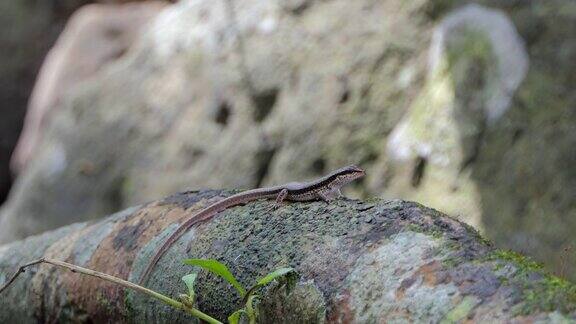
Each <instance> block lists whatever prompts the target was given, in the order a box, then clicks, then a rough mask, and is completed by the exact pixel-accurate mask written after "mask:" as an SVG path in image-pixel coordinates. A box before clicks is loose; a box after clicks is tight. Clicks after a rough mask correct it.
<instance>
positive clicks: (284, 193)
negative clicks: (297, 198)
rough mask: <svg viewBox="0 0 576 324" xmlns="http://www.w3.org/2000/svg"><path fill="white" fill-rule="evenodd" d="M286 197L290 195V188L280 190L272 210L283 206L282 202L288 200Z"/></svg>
mask: <svg viewBox="0 0 576 324" xmlns="http://www.w3.org/2000/svg"><path fill="white" fill-rule="evenodd" d="M286 197H288V189H282V190H280V192H279V193H278V196H276V201H275V202H274V205H273V207H272V210H276V209H278V208H280V207H281V206H282V203H283V202H284V201H285V200H286Z"/></svg>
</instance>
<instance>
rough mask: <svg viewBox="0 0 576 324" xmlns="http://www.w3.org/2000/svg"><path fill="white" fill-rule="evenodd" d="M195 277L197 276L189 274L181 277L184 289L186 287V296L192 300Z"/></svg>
mask: <svg viewBox="0 0 576 324" xmlns="http://www.w3.org/2000/svg"><path fill="white" fill-rule="evenodd" d="M197 276H198V274H196V273H191V274H189V275H185V276H184V277H182V281H184V283H185V284H186V287H188V296H190V298H192V299H194V294H195V293H194V282H195V281H196V277H197Z"/></svg>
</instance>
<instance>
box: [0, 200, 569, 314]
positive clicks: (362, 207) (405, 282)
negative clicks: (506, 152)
mask: <svg viewBox="0 0 576 324" xmlns="http://www.w3.org/2000/svg"><path fill="white" fill-rule="evenodd" d="M222 195H224V194H223V193H221V192H218V191H203V192H188V193H183V194H178V195H175V196H172V197H168V198H166V199H163V200H160V201H156V202H153V203H150V204H147V205H144V206H140V207H134V208H131V209H128V210H125V211H123V212H120V213H117V214H114V215H112V216H110V217H108V218H106V219H104V220H102V221H99V222H97V223H82V224H74V225H71V226H67V227H64V228H61V229H58V230H56V231H53V232H49V233H45V234H42V235H40V236H36V237H32V238H28V239H26V240H24V241H20V242H15V243H12V244H10V245H6V246H3V247H1V248H0V283H2V282H3V281H5V280H7V279H8V278H9V276H10V275H11V274H12V273H13V272H14V271H16V269H17V267H18V266H19V265H22V264H24V263H27V262H30V261H32V260H34V259H37V258H40V257H47V258H51V259H57V260H64V261H67V262H70V263H73V264H77V265H79V266H82V267H86V268H90V269H94V270H98V271H102V272H106V273H108V274H111V275H114V276H117V277H120V278H123V279H128V280H130V281H136V279H137V278H138V277H139V274H140V272H141V271H142V270H143V268H144V267H145V266H146V264H147V261H148V260H149V258H150V257H151V254H152V252H153V251H154V250H155V249H156V247H157V246H158V244H160V243H161V242H162V241H163V239H164V238H165V237H166V235H167V234H169V233H170V232H171V231H173V230H174V228H175V226H176V223H178V222H181V221H182V220H184V219H186V218H187V217H189V216H190V215H191V214H193V213H194V212H195V211H196V210H199V209H201V208H202V207H203V206H205V205H206V204H207V203H209V202H210V201H214V200H217V199H219V198H220V197H221V196H222ZM270 207H271V203H269V202H255V203H250V204H247V205H245V206H241V207H235V208H232V209H229V210H226V211H224V212H222V213H220V214H219V215H218V216H217V217H215V218H213V219H212V220H211V221H209V222H206V223H204V224H201V225H199V226H197V227H195V228H194V229H192V230H191V231H190V232H189V233H188V234H187V235H185V236H184V237H182V238H181V239H180V240H179V241H178V242H177V244H176V245H175V246H173V247H172V249H171V250H170V252H169V253H168V254H167V255H166V256H165V257H164V258H163V259H162V260H161V261H160V263H159V264H158V266H157V267H156V269H155V271H154V273H152V276H151V278H150V280H149V281H148V282H147V284H146V285H147V286H148V287H149V288H152V289H154V290H156V291H159V292H161V293H163V294H166V295H169V296H172V297H175V296H177V294H178V293H184V292H185V291H186V288H185V286H184V285H183V283H182V282H181V281H180V278H181V277H182V276H183V275H185V274H187V273H190V272H192V271H193V270H194V269H193V268H191V267H189V266H185V265H183V264H182V262H181V260H182V259H185V258H188V257H194V258H214V259H218V260H219V261H221V262H223V263H225V264H227V265H228V267H229V268H230V269H231V271H232V272H233V273H235V274H236V275H237V276H238V278H239V280H240V282H241V283H242V284H243V285H245V286H250V285H251V284H253V283H254V282H255V280H256V279H257V278H259V277H261V276H263V275H265V274H266V273H268V272H269V271H271V270H274V269H276V268H279V267H285V266H290V267H294V268H296V269H297V271H298V272H299V273H300V275H301V278H300V281H299V283H298V285H297V286H296V288H295V290H294V291H293V292H292V293H291V294H290V295H285V290H283V289H282V290H275V289H267V290H265V291H264V293H263V301H262V303H261V304H260V306H259V309H260V313H261V317H260V319H261V321H263V322H282V321H283V322H316V321H321V320H329V321H341V322H350V321H351V322H367V321H368V322H369V321H376V322H387V321H391V320H400V319H404V320H408V321H432V322H437V321H441V320H448V321H457V320H465V319H470V320H473V321H506V320H512V319H518V320H520V319H522V320H536V319H541V320H560V319H563V318H571V319H576V312H575V311H574V309H576V300H575V298H576V290H575V289H574V286H573V285H572V284H570V283H568V282H565V281H562V280H560V279H558V278H555V277H552V276H550V275H548V274H546V273H544V272H542V271H541V270H539V268H538V266H537V265H536V264H534V263H531V262H530V261H528V260H526V259H525V258H524V257H522V256H520V255H517V254H514V253H510V252H505V251H500V250H495V249H493V248H492V247H491V246H490V245H489V243H487V242H486V241H485V240H483V239H482V238H481V237H480V236H479V235H478V234H477V233H476V232H475V231H474V230H473V229H471V228H470V227H468V226H466V225H464V224H462V223H459V222H458V221H456V220H454V219H451V218H449V217H447V216H445V215H442V214H441V213H439V212H436V211H434V210H432V209H428V208H425V207H423V206H421V205H418V204H415V203H410V202H404V201H383V200H374V201H369V202H363V201H354V200H339V201H336V202H334V203H331V204H330V205H327V204H325V203H322V202H314V203H290V204H287V205H285V206H283V207H282V208H280V209H278V210H272V209H270ZM197 294H198V305H197V306H198V308H199V309H200V310H202V311H204V312H205V313H208V314H210V315H212V316H215V317H217V318H220V319H222V320H224V319H225V318H226V316H227V315H229V314H230V313H232V312H233V311H234V310H235V309H237V308H238V306H239V305H238V303H239V298H238V296H236V295H235V294H234V291H233V290H232V289H231V288H230V287H228V286H227V285H226V284H225V283H223V282H222V281H221V280H219V279H217V278H214V277H213V276H211V275H208V274H206V273H204V272H201V274H200V276H199V278H198V286H197ZM14 320H19V321H20V322H25V323H27V322H37V321H40V322H57V321H92V322H110V321H118V322H151V321H153V322H184V321H189V320H190V318H189V317H187V316H186V315H185V314H184V313H183V312H181V311H178V310H171V309H170V308H168V307H167V306H165V305H163V304H161V303H160V302H158V301H156V300H153V299H151V298H149V297H148V296H143V295H141V294H138V293H136V292H131V291H126V290H125V289H124V288H122V287H119V286H116V285H114V284H111V283H108V282H104V281H102V280H99V279H97V278H91V277H87V276H81V275H79V274H77V273H71V272H66V271H62V270H59V269H55V268H54V267H51V266H48V265H40V266H38V267H37V270H36V271H27V272H26V273H24V274H23V275H22V276H21V277H20V278H19V279H18V280H17V281H16V282H15V283H14V285H13V286H11V287H10V289H8V290H7V291H5V292H4V293H3V294H2V295H1V296H0V322H11V321H14Z"/></svg>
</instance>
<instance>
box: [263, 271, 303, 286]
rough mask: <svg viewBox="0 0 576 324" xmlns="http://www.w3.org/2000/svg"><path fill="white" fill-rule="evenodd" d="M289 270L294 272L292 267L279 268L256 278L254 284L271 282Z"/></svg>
mask: <svg viewBox="0 0 576 324" xmlns="http://www.w3.org/2000/svg"><path fill="white" fill-rule="evenodd" d="M290 272H295V270H294V269H293V268H280V269H278V270H275V271H273V272H270V273H269V274H267V275H266V276H265V277H264V278H262V279H260V280H258V282H257V283H256V285H258V286H265V285H267V284H269V283H270V282H272V281H273V280H275V279H278V278H280V277H283V276H285V275H286V274H287V273H290Z"/></svg>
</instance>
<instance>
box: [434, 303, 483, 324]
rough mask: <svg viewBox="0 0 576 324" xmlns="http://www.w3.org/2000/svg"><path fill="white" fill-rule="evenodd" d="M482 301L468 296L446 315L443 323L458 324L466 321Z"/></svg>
mask: <svg viewBox="0 0 576 324" xmlns="http://www.w3.org/2000/svg"><path fill="white" fill-rule="evenodd" d="M479 302H480V300H479V299H478V298H476V297H473V296H466V297H464V299H462V301H461V302H460V303H459V304H458V305H456V307H454V308H453V309H452V310H451V311H449V312H448V314H446V316H445V317H444V319H443V320H442V321H441V323H443V324H445V323H457V322H460V321H462V320H464V319H465V318H466V317H468V315H469V314H470V312H471V311H472V310H473V309H474V307H476V305H478V303H479Z"/></svg>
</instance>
